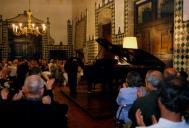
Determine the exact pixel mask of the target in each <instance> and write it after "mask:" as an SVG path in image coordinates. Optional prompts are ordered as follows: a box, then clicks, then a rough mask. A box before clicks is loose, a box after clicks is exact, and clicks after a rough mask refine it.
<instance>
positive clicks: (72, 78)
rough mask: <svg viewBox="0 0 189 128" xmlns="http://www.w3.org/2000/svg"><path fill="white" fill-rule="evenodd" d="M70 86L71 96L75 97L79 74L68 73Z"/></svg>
mask: <svg viewBox="0 0 189 128" xmlns="http://www.w3.org/2000/svg"><path fill="white" fill-rule="evenodd" d="M68 86H69V89H70V95H75V94H76V93H77V73H68Z"/></svg>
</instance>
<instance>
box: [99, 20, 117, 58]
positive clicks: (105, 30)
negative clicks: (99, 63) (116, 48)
mask: <svg viewBox="0 0 189 128" xmlns="http://www.w3.org/2000/svg"><path fill="white" fill-rule="evenodd" d="M99 31H100V32H99V34H100V35H99V37H100V38H104V39H106V40H108V42H109V43H112V24H111V22H109V23H106V24H102V25H100V27H99ZM107 45H108V44H107ZM99 52H101V53H100V58H101V59H113V58H114V56H113V54H112V53H111V52H110V51H108V50H107V49H105V48H104V47H102V46H100V45H99Z"/></svg>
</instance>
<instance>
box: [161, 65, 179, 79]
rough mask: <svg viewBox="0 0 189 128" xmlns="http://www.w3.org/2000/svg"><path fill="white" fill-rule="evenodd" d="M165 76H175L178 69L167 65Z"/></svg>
mask: <svg viewBox="0 0 189 128" xmlns="http://www.w3.org/2000/svg"><path fill="white" fill-rule="evenodd" d="M163 76H164V78H168V77H175V76H177V71H176V69H175V68H173V67H167V68H165V70H164V71H163Z"/></svg>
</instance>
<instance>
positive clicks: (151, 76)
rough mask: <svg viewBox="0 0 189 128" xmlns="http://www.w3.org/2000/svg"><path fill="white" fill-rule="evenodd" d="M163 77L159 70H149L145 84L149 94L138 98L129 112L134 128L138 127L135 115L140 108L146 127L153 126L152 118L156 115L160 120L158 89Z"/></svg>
mask: <svg viewBox="0 0 189 128" xmlns="http://www.w3.org/2000/svg"><path fill="white" fill-rule="evenodd" d="M162 79H163V75H162V73H161V72H160V71H157V70H149V71H148V72H147V74H146V78H145V84H146V89H147V91H148V92H149V93H148V94H147V95H146V96H144V97H140V98H138V99H137V100H136V101H135V102H134V104H133V105H132V107H131V109H130V111H129V118H130V119H131V121H132V126H131V127H132V128H135V126H137V123H136V119H135V113H136V111H137V109H139V108H140V110H141V112H142V113H143V119H144V122H145V124H146V125H151V124H152V122H151V117H152V115H154V116H155V117H156V118H157V119H159V117H160V114H159V108H158V103H157V99H158V89H159V83H160V82H161V81H162Z"/></svg>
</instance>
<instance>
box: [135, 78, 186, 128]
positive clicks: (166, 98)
mask: <svg viewBox="0 0 189 128" xmlns="http://www.w3.org/2000/svg"><path fill="white" fill-rule="evenodd" d="M158 104H159V108H160V112H161V118H160V119H159V121H158V122H156V120H155V119H154V118H153V117H152V119H153V121H154V123H155V122H156V124H154V125H151V126H149V127H145V124H144V121H143V117H142V113H141V111H140V109H138V110H137V112H136V120H137V123H138V125H139V126H141V127H138V128H189V124H187V123H186V122H185V120H183V119H182V114H181V113H183V112H184V111H186V109H187V108H188V107H189V86H188V85H187V82H185V81H184V80H183V79H181V78H179V77H171V78H167V79H165V80H164V81H163V82H162V83H161V91H160V95H159V99H158Z"/></svg>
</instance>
